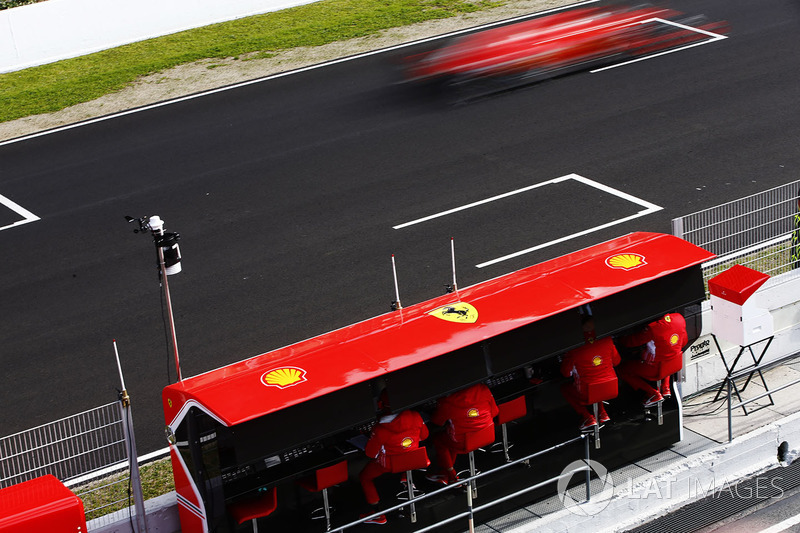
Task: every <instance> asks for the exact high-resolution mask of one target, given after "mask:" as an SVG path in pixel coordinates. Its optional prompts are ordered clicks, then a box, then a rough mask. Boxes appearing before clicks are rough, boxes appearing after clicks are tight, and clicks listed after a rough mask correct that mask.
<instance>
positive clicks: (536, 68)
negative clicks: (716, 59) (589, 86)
mask: <svg viewBox="0 0 800 533" xmlns="http://www.w3.org/2000/svg"><path fill="white" fill-rule="evenodd" d="M712 31H714V32H717V33H711V32H712ZM726 31H727V25H726V24H725V23H710V24H709V23H706V22H704V21H703V20H702V18H699V17H696V18H694V19H692V18H688V17H686V16H685V15H683V14H681V13H679V12H676V11H673V10H670V9H664V8H657V7H651V6H645V7H641V6H638V7H611V8H609V7H591V8H580V9H573V10H569V11H565V12H562V13H557V14H551V15H545V16H541V17H537V18H534V19H530V20H526V21H523V22H517V23H513V24H509V25H505V26H501V27H498V28H493V29H489V30H484V31H480V32H476V33H472V34H469V35H466V36H462V37H458V38H455V39H454V40H452V41H450V42H448V43H447V44H445V45H444V46H442V47H441V48H438V49H435V50H432V51H429V52H425V53H422V54H417V55H415V56H411V57H408V58H406V61H405V62H406V79H407V80H408V81H411V82H428V81H437V82H443V83H444V85H446V86H447V87H448V88H450V89H463V88H465V87H469V86H480V87H482V88H483V89H486V88H488V90H489V92H492V90H493V89H494V90H502V89H503V88H506V87H508V86H518V85H522V84H528V83H533V82H536V81H539V80H542V79H548V78H553V77H556V76H560V75H563V74H566V73H569V72H574V71H576V70H585V69H588V68H595V67H596V66H598V65H601V64H609V63H612V62H614V61H621V60H624V59H630V58H634V57H639V56H643V55H646V54H651V53H654V52H659V51H662V50H666V49H670V48H675V47H678V46H682V45H686V44H689V43H694V42H699V41H702V40H708V39H710V38H713V37H714V36H715V35H718V34H719V33H720V32H726Z"/></svg>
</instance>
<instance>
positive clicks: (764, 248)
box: [672, 181, 800, 281]
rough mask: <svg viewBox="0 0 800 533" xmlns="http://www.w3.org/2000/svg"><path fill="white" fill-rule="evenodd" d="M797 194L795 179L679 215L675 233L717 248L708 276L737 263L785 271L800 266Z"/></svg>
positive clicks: (799, 188)
mask: <svg viewBox="0 0 800 533" xmlns="http://www.w3.org/2000/svg"><path fill="white" fill-rule="evenodd" d="M799 199H800V181H795V182H792V183H789V184H786V185H783V186H780V187H775V188H774V189H770V190H768V191H764V192H762V193H758V194H754V195H752V196H748V197H746V198H742V199H739V200H735V201H733V202H729V203H727V204H722V205H718V206H716V207H712V208H710V209H706V210H704V211H699V212H697V213H693V214H691V215H686V216H683V217H679V218H675V219H673V220H672V233H673V235H676V236H678V237H681V238H683V239H685V240H687V241H689V242H691V243H693V244H696V245H698V246H700V247H702V248H705V249H706V250H708V251H710V252H713V253H715V254H717V256H718V257H717V259H715V260H713V261H710V262H708V263H706V264H705V265H703V269H704V277H705V279H706V281H707V280H708V279H709V278H711V277H714V276H716V275H717V274H719V273H720V272H722V271H724V270H726V269H727V268H729V267H730V266H732V265H734V264H737V263H738V264H741V265H744V266H748V267H750V268H753V269H755V270H758V271H760V272H763V273H765V274H769V275H770V276H776V275H778V274H784V273H787V272H791V271H793V270H795V269H797V268H798V267H800V212H799V211H798V207H799V205H798V200H799ZM798 275H800V270H798ZM784 279H785V278H784Z"/></svg>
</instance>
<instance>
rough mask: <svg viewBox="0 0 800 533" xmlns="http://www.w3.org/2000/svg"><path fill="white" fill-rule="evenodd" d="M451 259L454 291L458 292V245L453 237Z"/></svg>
mask: <svg viewBox="0 0 800 533" xmlns="http://www.w3.org/2000/svg"><path fill="white" fill-rule="evenodd" d="M450 258H451V260H452V263H453V290H454V291H456V292H458V285H457V284H456V245H455V242H454V241H453V237H450Z"/></svg>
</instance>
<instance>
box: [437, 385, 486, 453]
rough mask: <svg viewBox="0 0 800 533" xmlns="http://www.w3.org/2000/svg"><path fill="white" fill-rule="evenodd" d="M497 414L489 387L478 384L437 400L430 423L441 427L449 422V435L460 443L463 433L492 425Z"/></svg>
mask: <svg viewBox="0 0 800 533" xmlns="http://www.w3.org/2000/svg"><path fill="white" fill-rule="evenodd" d="M499 412H500V410H499V409H498V408H497V404H496V403H495V401H494V397H493V396H492V392H491V391H490V390H489V387H487V386H486V385H484V384H482V383H479V384H477V385H473V386H472V387H469V388H467V389H464V390H460V391H458V392H454V393H453V394H451V395H449V396H447V397H445V398H442V399H441V400H439V403H438V405H437V408H436V412H435V413H433V417H432V418H431V422H433V423H434V424H436V425H437V426H443V425H444V424H445V423H446V422H447V421H448V420H450V421H451V422H452V427H451V429H450V430H449V431H450V432H451V433H450V434H451V436H452V437H453V438H454V440H456V441H459V442H460V441H462V440H463V438H462V436H463V435H464V434H465V433H472V432H474V431H478V430H481V429H483V428H485V427H487V426H491V425H493V424H494V420H493V419H494V417H496V416H497V414H498V413H499Z"/></svg>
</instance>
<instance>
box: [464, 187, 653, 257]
mask: <svg viewBox="0 0 800 533" xmlns="http://www.w3.org/2000/svg"><path fill="white" fill-rule="evenodd" d="M566 178H569V179H574V180H576V181H579V182H581V183H583V184H585V185H588V186H590V187H594V188H596V189H599V190H601V191H603V192H606V193H608V194H612V195H614V196H617V197H619V198H622V199H623V200H627V201H629V202H633V203H635V204H638V205H640V206H642V207H643V208H644V209H643V210H641V211H639V212H638V213H635V214H633V215H630V216H627V217H625V218H621V219H619V220H613V221H611V222H607V223H605V224H601V225H599V226H594V227H592V228H589V229H586V230H584V231H579V232H577V233H573V234H571V235H567V236H565V237H561V238H559V239H555V240H552V241H548V242H545V243H542V244H539V245H536V246H532V247H530V248H526V249H524V250H520V251H519V252H514V253H512V254H508V255H504V256H503V257H498V258H497V259H492V260H491V261H485V262H483V263H479V264H477V265H475V266H476V267H478V268H484V267H487V266H490V265H494V264H496V263H500V262H502V261H507V260H508V259H513V258H515V257H519V256H521V255H525V254H528V253H531V252H535V251H536V250H541V249H542V248H547V247H548V246H552V245H554V244H558V243H561V242H564V241H568V240H570V239H574V238H577V237H581V236H583V235H587V234H589V233H593V232H595V231H600V230H602V229H605V228H610V227H611V226H615V225H617V224H623V223H625V222H629V221H631V220H634V219H636V218H639V217H643V216H646V215H649V214H652V213H655V212H656V211H660V210H661V209H663V207H659V206H657V205H655V204H652V203H650V202H647V201H645V200H642V199H640V198H637V197H635V196H631V195H630V194H627V193H624V192H622V191H619V190H617V189H613V188H611V187H608V186H606V185H603V184H602V183H598V182H596V181H594V180H590V179H589V178H584V177H583V176H580V175H578V174H570V175H569V176H566Z"/></svg>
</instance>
